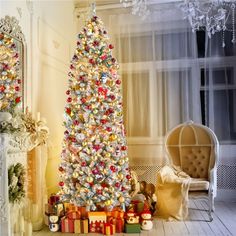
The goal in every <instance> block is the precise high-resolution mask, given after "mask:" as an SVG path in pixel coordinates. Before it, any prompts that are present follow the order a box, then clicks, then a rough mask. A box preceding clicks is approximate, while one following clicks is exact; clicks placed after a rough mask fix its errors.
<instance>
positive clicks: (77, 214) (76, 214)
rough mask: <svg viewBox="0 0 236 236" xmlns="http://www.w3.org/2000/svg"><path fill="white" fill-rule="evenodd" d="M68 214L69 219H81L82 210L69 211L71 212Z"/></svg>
mask: <svg viewBox="0 0 236 236" xmlns="http://www.w3.org/2000/svg"><path fill="white" fill-rule="evenodd" d="M66 215H67V217H68V219H70V220H79V219H80V216H81V213H80V211H69V212H67V214H66Z"/></svg>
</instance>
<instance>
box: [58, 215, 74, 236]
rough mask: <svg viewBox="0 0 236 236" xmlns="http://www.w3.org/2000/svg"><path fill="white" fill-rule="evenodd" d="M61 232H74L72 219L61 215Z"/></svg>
mask: <svg viewBox="0 0 236 236" xmlns="http://www.w3.org/2000/svg"><path fill="white" fill-rule="evenodd" d="M61 232H63V233H74V220H71V219H68V218H66V217H63V218H62V219H61Z"/></svg>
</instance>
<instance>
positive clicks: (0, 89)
mask: <svg viewBox="0 0 236 236" xmlns="http://www.w3.org/2000/svg"><path fill="white" fill-rule="evenodd" d="M5 89H6V88H5V86H4V85H1V86H0V92H1V93H2V92H4V91H5Z"/></svg>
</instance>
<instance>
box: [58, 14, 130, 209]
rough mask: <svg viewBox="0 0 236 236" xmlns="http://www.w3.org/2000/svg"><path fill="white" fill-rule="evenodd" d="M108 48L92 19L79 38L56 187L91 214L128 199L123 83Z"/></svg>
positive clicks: (102, 31)
mask: <svg viewBox="0 0 236 236" xmlns="http://www.w3.org/2000/svg"><path fill="white" fill-rule="evenodd" d="M112 49H113V45H112V44H110V43H109V38H108V35H107V31H106V30H105V28H104V26H103V23H102V21H101V20H100V19H99V18H98V17H97V16H95V15H94V16H93V17H92V18H91V19H90V20H89V21H87V23H86V25H85V27H84V28H83V30H82V31H81V32H80V33H79V34H78V41H77V48H76V51H75V54H74V56H73V58H72V61H71V65H70V72H69V89H68V90H67V91H66V94H67V96H68V97H67V104H66V107H65V114H64V120H65V121H64V125H65V128H66V131H65V133H64V140H63V151H62V154H61V158H62V162H61V164H60V167H59V171H60V173H61V177H62V180H61V182H60V183H59V185H60V186H61V194H62V195H63V198H64V199H65V200H67V199H68V200H70V201H71V202H73V203H74V204H76V205H78V206H86V207H88V208H89V209H90V210H96V209H97V208H98V206H99V207H105V206H106V207H107V208H108V209H109V208H110V209H112V208H113V207H114V206H117V205H128V204H129V200H130V196H129V191H130V179H131V175H130V170H129V164H128V161H129V160H128V157H127V144H126V138H125V131H124V125H123V112H122V109H123V107H122V94H121V80H120V78H119V75H118V73H117V70H118V69H119V65H118V63H117V61H116V59H115V58H114V57H113V56H112Z"/></svg>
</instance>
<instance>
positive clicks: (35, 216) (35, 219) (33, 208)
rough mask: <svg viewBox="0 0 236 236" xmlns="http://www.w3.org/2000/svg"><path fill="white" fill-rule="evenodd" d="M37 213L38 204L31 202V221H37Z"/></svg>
mask: <svg viewBox="0 0 236 236" xmlns="http://www.w3.org/2000/svg"><path fill="white" fill-rule="evenodd" d="M38 215H39V207H38V204H35V203H34V204H32V222H35V221H37V219H38Z"/></svg>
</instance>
